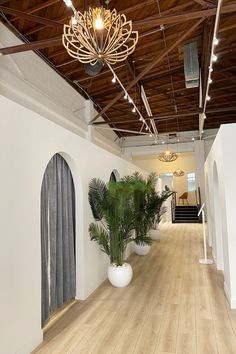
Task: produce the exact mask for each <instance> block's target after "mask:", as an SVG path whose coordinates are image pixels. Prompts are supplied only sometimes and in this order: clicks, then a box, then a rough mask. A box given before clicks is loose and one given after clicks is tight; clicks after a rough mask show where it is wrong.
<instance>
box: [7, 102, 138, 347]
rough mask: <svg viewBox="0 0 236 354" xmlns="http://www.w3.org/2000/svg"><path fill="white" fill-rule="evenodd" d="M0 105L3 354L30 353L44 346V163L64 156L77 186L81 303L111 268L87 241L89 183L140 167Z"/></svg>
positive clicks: (11, 104) (26, 112) (19, 110)
mask: <svg viewBox="0 0 236 354" xmlns="http://www.w3.org/2000/svg"><path fill="white" fill-rule="evenodd" d="M0 106H1V119H0V151H1V153H0V165H1V184H0V200H1V203H0V205H1V209H0V215H1V223H0V228H1V232H0V235H1V247H0V272H1V292H0V293H1V301H0V306H1V309H0V313H1V329H0V343H1V344H0V348H1V349H0V352H1V353H4V354H13V353H17V354H28V353H29V352H31V351H32V349H33V348H34V347H36V346H37V345H38V344H39V343H40V341H41V340H42V330H41V284H40V281H41V260H40V257H41V252H40V190H41V183H42V178H43V174H44V171H45V168H46V166H47V163H48V162H49V160H50V159H51V157H52V156H53V155H54V154H55V153H61V154H62V155H63V156H64V157H65V159H66V160H67V162H68V164H69V166H70V168H71V171H72V175H73V178H74V182H75V189H76V217H77V226H76V235H77V236H76V237H77V281H78V286H77V297H78V298H79V299H85V298H86V297H87V296H88V295H89V294H90V293H91V292H92V291H93V290H94V289H95V288H96V287H97V286H98V285H99V284H100V283H101V282H102V281H103V280H104V279H105V278H106V268H107V263H108V259H107V258H106V256H105V255H103V253H102V252H101V251H99V248H98V245H97V244H96V243H93V242H91V241H90V239H89V235H88V225H89V223H90V222H91V221H92V215H91V211H90V207H89V204H88V200H87V193H88V183H89V181H90V180H91V178H93V177H99V178H101V179H103V180H105V181H108V180H109V177H110V173H111V172H112V170H113V169H116V170H117V171H118V172H119V173H120V175H121V176H123V175H125V174H130V173H133V172H134V171H135V170H137V167H136V166H134V165H132V164H131V163H129V162H127V161H125V160H123V159H121V158H119V157H117V156H115V155H113V154H111V153H110V152H107V151H105V150H103V149H101V148H100V147H98V146H96V145H94V144H92V143H91V142H89V141H87V140H85V139H83V138H81V137H79V136H78V135H76V134H74V133H72V132H70V131H68V130H66V129H65V128H63V127H61V126H59V125H56V124H55V123H53V122H51V121H49V120H47V119H45V118H43V117H42V116H40V115H39V114H37V113H34V112H32V111H30V110H28V109H27V108H25V107H23V106H20V105H18V104H17V103H14V102H12V101H10V100H9V99H6V98H5V97H2V96H0Z"/></svg>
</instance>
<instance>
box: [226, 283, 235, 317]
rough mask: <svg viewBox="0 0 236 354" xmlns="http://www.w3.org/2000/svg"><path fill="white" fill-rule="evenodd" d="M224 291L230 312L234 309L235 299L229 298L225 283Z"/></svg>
mask: <svg viewBox="0 0 236 354" xmlns="http://www.w3.org/2000/svg"><path fill="white" fill-rule="evenodd" d="M224 291H225V295H226V297H227V300H228V302H229V305H230V308H231V309H232V310H234V309H236V298H231V294H230V291H229V288H228V285H227V284H226V282H224Z"/></svg>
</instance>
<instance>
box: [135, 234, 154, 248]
mask: <svg viewBox="0 0 236 354" xmlns="http://www.w3.org/2000/svg"><path fill="white" fill-rule="evenodd" d="M135 243H136V244H137V245H140V246H144V245H151V244H152V239H151V238H150V237H149V236H142V237H136V238H135Z"/></svg>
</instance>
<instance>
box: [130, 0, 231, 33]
mask: <svg viewBox="0 0 236 354" xmlns="http://www.w3.org/2000/svg"><path fill="white" fill-rule="evenodd" d="M235 11H236V3H235V2H234V3H232V4H228V5H223V6H222V7H221V14H227V13H232V12H235ZM215 15H216V8H214V9H207V10H199V11H188V12H185V13H182V14H178V15H169V16H161V17H160V16H150V17H146V18H145V19H143V20H138V21H135V22H134V23H133V24H134V28H135V29H139V28H142V29H144V27H151V26H160V25H167V24H171V23H176V24H177V23H183V22H185V21H192V20H194V19H198V18H206V17H210V16H215Z"/></svg>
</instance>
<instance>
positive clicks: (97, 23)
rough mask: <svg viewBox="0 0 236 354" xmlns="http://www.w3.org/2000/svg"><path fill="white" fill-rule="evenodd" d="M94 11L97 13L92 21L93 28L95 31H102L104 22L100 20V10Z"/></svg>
mask: <svg viewBox="0 0 236 354" xmlns="http://www.w3.org/2000/svg"><path fill="white" fill-rule="evenodd" d="M96 10H97V11H98V12H97V16H96V18H95V20H94V28H95V29H97V30H102V29H103V28H104V21H103V18H102V10H101V8H97V9H96Z"/></svg>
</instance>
